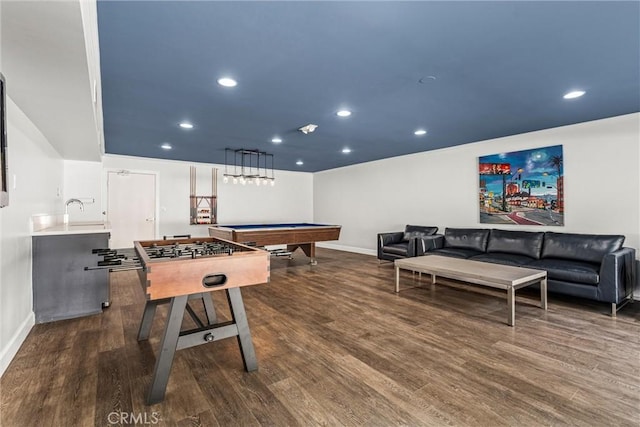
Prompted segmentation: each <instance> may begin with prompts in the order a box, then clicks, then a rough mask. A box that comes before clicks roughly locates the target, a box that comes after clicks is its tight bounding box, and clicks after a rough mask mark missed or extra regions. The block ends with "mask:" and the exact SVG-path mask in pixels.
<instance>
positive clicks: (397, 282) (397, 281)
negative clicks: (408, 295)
mask: <svg viewBox="0 0 640 427" xmlns="http://www.w3.org/2000/svg"><path fill="white" fill-rule="evenodd" d="M396 292H400V267H396Z"/></svg>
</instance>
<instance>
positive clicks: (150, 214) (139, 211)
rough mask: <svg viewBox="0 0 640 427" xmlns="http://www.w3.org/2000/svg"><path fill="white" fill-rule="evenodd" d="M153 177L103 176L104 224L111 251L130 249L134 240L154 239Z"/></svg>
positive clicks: (108, 174)
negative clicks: (105, 215) (107, 231)
mask: <svg viewBox="0 0 640 427" xmlns="http://www.w3.org/2000/svg"><path fill="white" fill-rule="evenodd" d="M155 215H156V176H155V175H154V174H147V173H136V172H115V171H113V172H112V171H109V172H108V173H107V220H108V221H109V222H110V223H111V229H112V231H111V240H110V241H109V247H110V248H112V249H118V248H131V247H133V242H134V241H135V240H153V239H155V238H156V223H155V220H156V218H155Z"/></svg>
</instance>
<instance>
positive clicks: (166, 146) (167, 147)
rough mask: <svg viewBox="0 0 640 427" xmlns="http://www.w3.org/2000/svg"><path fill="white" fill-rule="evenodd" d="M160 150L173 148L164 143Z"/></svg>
mask: <svg viewBox="0 0 640 427" xmlns="http://www.w3.org/2000/svg"><path fill="white" fill-rule="evenodd" d="M160 148H162V149H163V150H171V149H172V148H173V147H172V146H171V144H169V143H168V142H165V143H164V144H162V145H161V146H160Z"/></svg>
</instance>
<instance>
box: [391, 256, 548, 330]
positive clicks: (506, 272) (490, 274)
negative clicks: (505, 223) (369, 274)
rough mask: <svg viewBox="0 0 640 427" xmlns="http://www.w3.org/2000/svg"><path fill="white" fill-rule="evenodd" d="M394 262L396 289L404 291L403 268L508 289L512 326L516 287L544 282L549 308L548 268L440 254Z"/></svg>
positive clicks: (543, 300)
mask: <svg viewBox="0 0 640 427" xmlns="http://www.w3.org/2000/svg"><path fill="white" fill-rule="evenodd" d="M394 264H395V268H396V292H399V291H400V269H403V270H411V271H417V272H420V273H427V274H430V275H431V280H432V283H436V277H437V276H442V277H446V278H449V279H455V280H461V281H464V282H468V283H474V284H477V285H483V286H488V287H492V288H497V289H504V290H506V291H507V305H508V308H509V316H508V318H507V323H508V324H509V325H510V326H513V325H514V324H515V290H516V289H520V288H523V287H525V286H529V285H532V284H534V283H540V306H541V307H542V308H543V309H544V310H546V309H547V272H546V271H544V270H536V269H533V268H524V267H513V266H509V265H502V264H494V263H489V262H481V261H473V260H468V259H460V258H451V257H446V256H438V255H425V256H421V257H414V258H403V259H397V260H395V261H394Z"/></svg>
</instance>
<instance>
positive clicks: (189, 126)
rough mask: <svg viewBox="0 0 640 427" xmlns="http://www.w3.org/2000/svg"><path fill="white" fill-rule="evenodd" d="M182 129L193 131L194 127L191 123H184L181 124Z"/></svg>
mask: <svg viewBox="0 0 640 427" xmlns="http://www.w3.org/2000/svg"><path fill="white" fill-rule="evenodd" d="M179 126H180V127H181V128H182V129H193V125H192V124H191V123H189V122H182V123H180V124H179Z"/></svg>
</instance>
